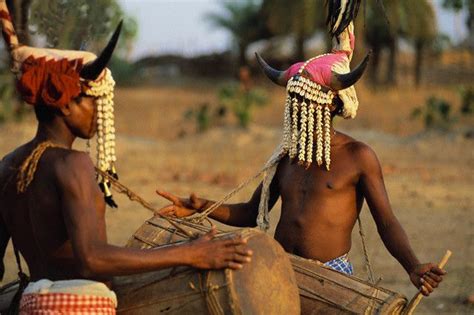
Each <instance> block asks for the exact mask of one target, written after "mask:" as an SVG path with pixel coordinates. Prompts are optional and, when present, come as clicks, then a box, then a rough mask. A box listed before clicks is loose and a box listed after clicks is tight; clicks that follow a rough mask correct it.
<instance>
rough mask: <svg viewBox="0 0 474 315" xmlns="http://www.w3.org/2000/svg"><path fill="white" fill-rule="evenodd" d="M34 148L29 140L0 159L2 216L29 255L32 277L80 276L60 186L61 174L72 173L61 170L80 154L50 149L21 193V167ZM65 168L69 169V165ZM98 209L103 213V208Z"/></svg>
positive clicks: (20, 245) (68, 277) (16, 242)
mask: <svg viewBox="0 0 474 315" xmlns="http://www.w3.org/2000/svg"><path fill="white" fill-rule="evenodd" d="M33 149H34V147H33V144H31V143H28V144H26V145H24V146H22V147H20V148H18V149H17V150H15V151H13V152H12V153H10V154H9V155H7V156H6V157H5V158H4V159H3V160H2V161H1V162H0V182H1V183H2V187H1V189H2V190H1V192H0V205H1V219H2V221H3V224H4V227H5V228H7V230H8V231H11V233H12V235H11V236H12V238H13V240H14V242H15V245H16V247H17V248H18V249H19V250H20V251H21V253H22V255H23V256H24V257H25V259H26V261H27V263H28V266H29V268H30V273H31V278H32V280H37V279H41V278H47V279H51V280H58V279H70V278H74V277H79V272H78V270H77V268H78V266H77V263H74V254H73V251H72V247H71V243H70V240H69V237H68V231H67V228H66V224H65V217H64V213H63V211H62V210H61V204H60V202H61V201H60V200H61V196H60V189H58V188H59V187H58V183H59V182H60V181H59V180H58V176H61V177H67V176H68V174H64V173H63V174H60V175H58V169H59V168H61V167H60V164H61V163H64V160H65V159H66V158H67V157H68V156H70V155H71V154H80V153H78V152H75V151H72V150H66V149H61V148H49V149H47V150H46V151H45V152H44V154H43V156H42V157H41V158H40V160H39V162H38V165H37V167H36V170H35V174H34V179H33V181H32V182H31V184H30V185H29V186H28V188H27V189H26V191H25V192H23V193H17V176H18V169H19V167H20V166H21V164H22V163H23V161H24V160H25V159H26V158H27V157H28V156H29V155H30V154H31V152H32V150H33ZM62 170H63V172H64V171H66V172H67V169H65V168H62ZM92 176H93V175H92ZM84 211H88V209H84ZM98 211H100V212H102V213H103V211H104V209H103V207H102V209H100V210H98ZM97 232H98V234H99V235H105V233H101V232H100V231H97Z"/></svg>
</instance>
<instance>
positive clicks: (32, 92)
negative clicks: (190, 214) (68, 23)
mask: <svg viewBox="0 0 474 315" xmlns="http://www.w3.org/2000/svg"><path fill="white" fill-rule="evenodd" d="M0 23H1V25H2V35H3V37H4V39H5V43H6V46H7V48H8V49H9V51H10V54H11V57H12V67H11V71H12V72H13V73H14V75H15V76H16V78H17V89H18V91H19V93H20V95H21V97H22V98H23V100H24V101H25V102H26V103H28V104H30V105H33V106H37V105H39V104H41V105H44V106H49V107H56V108H61V107H63V106H66V105H67V104H69V103H70V102H71V101H72V100H73V99H74V98H76V97H78V96H79V95H80V94H81V93H83V94H85V95H88V96H93V97H95V98H96V105H97V123H98V131H97V167H98V168H99V169H100V170H102V171H104V172H108V173H109V174H112V175H113V176H115V177H116V176H117V175H116V172H115V166H114V163H115V161H116V156H115V128H114V114H113V110H114V107H113V105H114V102H113V96H114V93H113V92H114V85H115V82H114V80H113V78H112V74H111V72H110V70H109V69H107V68H106V66H107V63H108V62H109V60H110V58H111V57H112V53H113V51H114V49H115V46H116V44H117V41H118V38H119V35H120V31H121V28H122V22H120V24H119V25H118V27H117V29H116V30H115V32H114V34H113V36H112V38H111V39H110V41H109V43H108V44H107V46H106V47H105V49H104V50H103V51H102V53H101V54H100V55H99V56H96V55H95V54H93V53H91V52H87V51H75V50H58V49H47V48H36V47H30V46H26V45H22V44H20V43H19V40H18V36H17V35H16V32H15V29H14V27H13V23H12V20H11V17H10V13H9V11H8V7H7V5H6V2H5V0H0ZM99 185H100V187H101V189H102V191H103V192H104V195H105V199H106V201H107V203H108V204H109V205H110V206H112V207H116V204H115V202H114V201H113V199H112V194H111V192H110V189H109V186H110V184H109V183H108V182H107V179H106V178H99Z"/></svg>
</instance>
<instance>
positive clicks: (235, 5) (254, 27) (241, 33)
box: [207, 0, 266, 65]
mask: <svg viewBox="0 0 474 315" xmlns="http://www.w3.org/2000/svg"><path fill="white" fill-rule="evenodd" d="M207 18H208V19H209V21H210V22H211V23H212V24H213V25H215V26H217V27H220V28H222V29H225V30H226V31H228V32H229V33H230V34H231V35H232V37H233V38H234V42H235V46H236V48H237V50H238V52H239V62H240V65H245V64H247V61H246V58H245V51H246V49H247V47H248V45H249V44H251V43H252V42H254V41H256V40H258V39H261V38H263V37H265V33H266V30H265V28H264V23H263V22H262V20H261V17H260V1H258V0H242V1H223V2H222V13H219V14H217V13H211V14H208V15H207Z"/></svg>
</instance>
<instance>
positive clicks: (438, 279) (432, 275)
mask: <svg viewBox="0 0 474 315" xmlns="http://www.w3.org/2000/svg"><path fill="white" fill-rule="evenodd" d="M425 275H427V276H428V277H430V278H431V279H433V280H434V281H436V282H441V281H443V278H442V277H441V276H438V275H437V274H434V273H433V272H431V271H428V272H427V273H426V274H425Z"/></svg>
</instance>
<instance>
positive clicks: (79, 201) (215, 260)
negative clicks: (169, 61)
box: [0, 1, 252, 314]
mask: <svg viewBox="0 0 474 315" xmlns="http://www.w3.org/2000/svg"><path fill="white" fill-rule="evenodd" d="M0 20H1V23H2V27H3V29H2V31H3V35H4V38H5V39H6V44H7V47H8V48H9V49H10V52H11V55H12V60H13V67H12V70H13V72H14V73H15V74H16V76H17V79H18V86H17V87H18V90H19V92H20V94H21V96H22V97H23V98H24V100H25V101H26V102H27V103H29V104H31V105H32V106H34V109H35V113H36V117H37V119H38V129H37V133H36V135H35V137H34V138H33V139H32V140H31V141H30V142H28V143H26V144H24V145H22V146H20V147H19V148H17V149H16V150H14V151H13V152H11V153H9V154H8V155H7V156H5V157H4V158H3V160H2V161H1V162H0V255H1V257H2V263H1V270H0V271H1V275H2V277H3V271H4V266H3V257H4V255H5V248H6V246H7V243H8V241H9V239H10V238H11V239H12V241H13V245H14V248H15V251H17V250H18V251H20V252H21V254H22V255H23V257H24V258H25V260H26V263H27V264H28V267H29V271H30V279H31V281H32V282H30V283H29V285H28V287H26V289H25V293H24V294H23V297H22V299H21V304H20V313H25V314H31V313H34V314H37V313H41V314H43V313H47V312H58V313H61V312H62V313H73V312H79V311H80V312H81V313H84V314H89V313H94V314H98V313H101V314H102V313H104V314H105V313H107V314H113V313H115V307H116V305H117V302H116V297H115V295H114V293H113V292H112V291H110V290H109V289H108V288H107V286H106V285H105V284H104V283H108V281H109V279H110V277H111V276H115V275H125V274H132V273H140V272H146V271H151V270H156V269H159V268H164V267H170V266H177V265H188V266H192V267H195V268H204V269H209V268H211V269H214V268H232V269H239V268H242V266H243V264H245V263H247V262H249V261H250V257H251V254H252V253H251V252H250V250H248V249H247V247H246V245H245V241H243V240H242V239H228V240H213V236H214V234H215V231H211V232H210V233H208V234H206V235H205V236H203V237H201V238H199V239H197V240H194V241H192V242H189V243H187V244H183V245H178V246H169V247H166V248H161V249H153V250H138V249H133V248H121V247H117V246H113V245H109V244H108V243H107V237H106V226H105V218H104V213H105V202H104V200H105V201H107V202H108V203H110V204H112V205H113V204H114V203H113V200H112V198H111V194H110V191H109V187H108V183H107V182H106V181H105V179H104V178H103V179H102V180H101V188H102V190H103V191H104V195H105V199H104V195H102V193H101V191H100V190H99V187H98V185H97V181H96V178H95V176H96V172H95V169H94V164H93V163H92V160H91V158H90V157H89V155H88V154H87V153H83V152H79V151H75V150H72V149H71V146H72V144H73V142H74V140H75V139H76V138H77V137H79V138H84V139H90V138H91V137H93V136H94V134H95V133H96V130H98V168H100V169H101V170H103V171H108V172H109V173H111V174H115V169H114V165H113V164H114V161H115V152H114V138H115V137H114V129H113V115H112V112H113V107H112V106H113V101H112V97H113V86H114V82H113V79H112V76H111V73H110V70H108V69H107V68H105V67H106V64H107V62H108V61H109V59H110V57H111V55H112V52H113V50H114V47H115V44H116V42H117V40H118V37H119V33H120V26H121V25H119V27H118V29H117V31H116V32H115V34H114V36H113V37H112V40H111V41H110V43H109V45H108V46H107V47H106V48H105V49H104V51H103V52H102V54H101V55H100V56H99V57H96V56H95V55H94V54H92V53H88V52H82V51H61V50H53V49H38V48H33V47H27V46H22V45H20V44H19V43H18V38H17V36H16V34H15V31H14V29H13V25H12V23H11V19H10V15H9V12H8V8H7V6H6V4H5V1H0ZM17 262H18V264H19V265H20V263H19V261H17Z"/></svg>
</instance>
